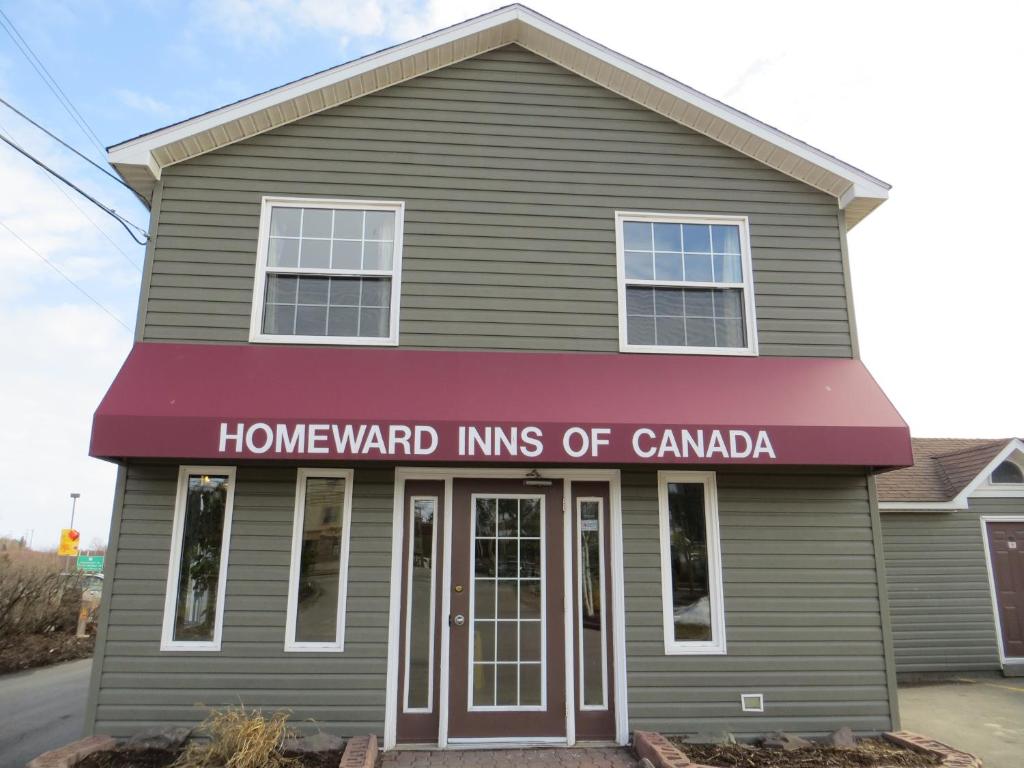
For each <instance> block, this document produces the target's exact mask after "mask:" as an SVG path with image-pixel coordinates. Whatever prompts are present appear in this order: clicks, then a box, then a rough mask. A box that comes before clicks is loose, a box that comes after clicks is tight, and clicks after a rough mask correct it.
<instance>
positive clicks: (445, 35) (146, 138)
mask: <svg viewBox="0 0 1024 768" xmlns="http://www.w3.org/2000/svg"><path fill="white" fill-rule="evenodd" d="M518 9H519V6H508V7H506V8H500V9H498V10H497V11H493V12H491V13H488V14H485V15H483V16H480V17H478V18H476V19H470V20H469V21H465V22H462V23H461V24H456V25H455V26H452V27H446V28H445V29H441V30H438V31H436V32H431V33H429V34H426V35H424V36H423V37H418V38H416V39H415V40H411V41H409V42H407V43H401V44H399V45H396V46H392V47H391V48H385V49H384V50H382V51H378V52H376V53H371V54H369V55H367V56H363V57H362V58H360V59H356V60H355V61H352V62H349V63H347V64H341V65H339V66H337V67H333V68H331V69H326V70H324V71H323V72H318V73H317V74H315V75H310V76H308V77H304V78H302V79H301V80H296V81H295V82H294V83H289V84H288V85H282V86H280V87H278V88H274V89H272V90H270V91H266V92H265V93H260V94H257V95H256V96H250V97H249V98H248V99H243V100H242V101H239V102H236V103H234V104H229V105H228V106H226V107H221V108H220V109H215V110H213V111H212V112H208V113H206V114H204V115H199V116H198V117H193V118H191V119H189V120H185V121H184V122H181V123H177V124H175V125H171V126H168V127H166V128H161V129H159V130H156V131H153V132H152V133H147V134H144V135H142V136H139V137H138V138H135V139H130V140H128V141H125V142H122V143H121V144H115V145H114V146H112V147H110V149H109V150H108V151H107V156H108V158H109V159H110V162H111V163H130V164H134V165H145V164H148V163H147V160H146V158H148V157H149V153H151V152H152V151H153V150H156V149H158V148H160V147H162V146H165V145H167V144H172V143H174V142H175V141H180V140H181V139H185V138H188V137H189V136H192V135H193V134H196V133H201V132H202V131H207V130H209V129H211V128H216V127H217V126H218V125H222V124H224V123H228V122H231V121H232V120H237V119H238V118H240V117H245V116H246V115H251V114H253V113H254V112H259V111H261V110H264V109H269V108H270V107H274V106H277V105H279V104H283V103H284V102H287V101H290V100H292V99H294V98H296V97H298V96H304V95H305V94H308V93H312V92H313V91H317V90H320V89H321V88H327V87H329V86H332V85H335V84H337V83H339V82H341V81H343V80H347V79H349V78H352V77H357V76H358V75H361V74H364V73H366V72H370V71H372V70H374V69H377V68H379V67H383V66H387V65H388V64H392V63H394V62H396V61H399V60H401V59H404V58H408V57H409V56H415V55H416V54H418V53H422V52H424V51H428V50H430V49H432V48H436V47H438V46H440V45H444V44H445V43H449V42H451V41H453V40H457V39H459V38H463V37H468V36H469V35H473V34H477V33H479V32H484V31H486V30H488V29H491V28H493V27H496V26H500V25H501V24H505V23H507V22H509V21H514V20H516V19H517V18H518Z"/></svg>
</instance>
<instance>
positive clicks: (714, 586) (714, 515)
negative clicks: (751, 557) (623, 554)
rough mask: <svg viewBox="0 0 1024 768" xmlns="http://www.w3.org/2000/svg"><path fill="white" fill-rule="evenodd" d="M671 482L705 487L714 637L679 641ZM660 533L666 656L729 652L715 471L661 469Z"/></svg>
mask: <svg viewBox="0 0 1024 768" xmlns="http://www.w3.org/2000/svg"><path fill="white" fill-rule="evenodd" d="M669 483H693V484H697V483H699V484H701V485H703V486H704V525H705V526H706V527H707V531H706V536H707V550H708V593H709V594H708V601H709V603H710V608H711V640H676V635H675V616H674V615H673V614H674V611H673V604H672V560H671V546H672V544H671V540H670V537H669V531H670V527H669V509H668V486H669ZM658 532H659V536H660V538H661V603H662V624H663V628H664V634H665V638H664V639H665V655H666V656H714V655H719V656H721V655H725V653H726V642H725V603H724V600H723V590H722V555H721V542H720V539H719V527H718V488H717V482H716V478H715V473H714V472H674V471H662V472H658Z"/></svg>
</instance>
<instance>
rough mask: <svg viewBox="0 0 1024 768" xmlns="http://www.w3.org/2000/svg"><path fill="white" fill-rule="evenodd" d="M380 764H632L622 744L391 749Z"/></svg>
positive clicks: (631, 767)
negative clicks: (616, 745)
mask: <svg viewBox="0 0 1024 768" xmlns="http://www.w3.org/2000/svg"><path fill="white" fill-rule="evenodd" d="M377 764H378V765H379V766H380V768H520V767H521V766H525V767H526V768H546V766H552V768H636V765H637V760H636V757H635V756H634V755H633V753H632V751H630V750H628V749H624V748H622V747H587V748H579V749H577V748H565V747H563V748H560V749H559V748H554V749H547V748H545V749H450V750H430V751H422V752H420V751H413V750H407V749H393V750H391V751H390V752H385V753H384V754H382V755H381V757H380V760H379V761H378V763H377Z"/></svg>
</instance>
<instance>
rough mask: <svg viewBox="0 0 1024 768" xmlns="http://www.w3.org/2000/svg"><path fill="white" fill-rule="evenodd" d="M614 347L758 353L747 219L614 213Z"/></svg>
mask: <svg viewBox="0 0 1024 768" xmlns="http://www.w3.org/2000/svg"><path fill="white" fill-rule="evenodd" d="M615 225H616V227H615V230H616V242H617V251H618V253H617V264H618V280H619V349H620V350H621V351H623V352H670V353H671V352H682V353H686V352H689V353H693V354H702V355H706V354H728V355H753V354H756V353H757V330H756V328H755V323H754V288H753V280H752V275H751V263H750V243H749V240H750V238H749V235H748V233H747V220H746V218H745V217H742V216H689V215H679V214H655V213H621V212H620V213H617V214H616V215H615Z"/></svg>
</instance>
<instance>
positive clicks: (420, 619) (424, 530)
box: [405, 496, 437, 712]
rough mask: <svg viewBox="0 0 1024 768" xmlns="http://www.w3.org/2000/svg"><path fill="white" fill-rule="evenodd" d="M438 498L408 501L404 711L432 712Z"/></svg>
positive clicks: (419, 497)
mask: <svg viewBox="0 0 1024 768" xmlns="http://www.w3.org/2000/svg"><path fill="white" fill-rule="evenodd" d="M436 519H437V497H435V496H414V497H412V498H411V499H410V502H409V523H408V524H409V532H410V539H411V542H410V546H409V563H408V579H409V583H408V584H407V585H406V595H407V596H408V606H407V611H406V617H407V618H406V625H405V711H406V712H430V711H431V710H432V706H431V705H432V703H433V698H434V697H433V693H434V594H435V580H436V578H437V574H436V573H435V569H434V563H435V558H436V557H437V526H436V525H435V524H434V523H435V521H436Z"/></svg>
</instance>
